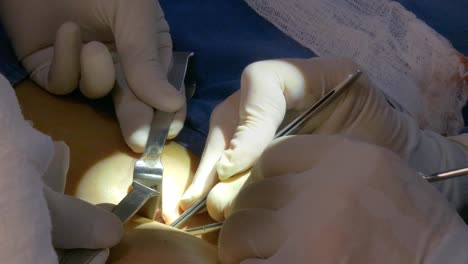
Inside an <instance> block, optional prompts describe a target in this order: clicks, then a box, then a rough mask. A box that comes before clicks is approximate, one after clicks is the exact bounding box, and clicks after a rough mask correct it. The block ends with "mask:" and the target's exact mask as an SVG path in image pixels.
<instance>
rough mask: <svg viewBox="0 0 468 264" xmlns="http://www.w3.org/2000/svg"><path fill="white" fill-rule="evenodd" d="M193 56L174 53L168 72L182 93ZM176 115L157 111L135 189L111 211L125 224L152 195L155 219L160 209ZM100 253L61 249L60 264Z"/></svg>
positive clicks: (72, 263) (136, 172)
mask: <svg viewBox="0 0 468 264" xmlns="http://www.w3.org/2000/svg"><path fill="white" fill-rule="evenodd" d="M192 56H193V53H192V52H174V53H173V66H172V68H171V71H170V72H169V74H168V80H169V82H170V83H171V84H172V85H173V86H174V87H175V88H176V89H177V90H179V91H181V92H184V90H183V88H184V79H185V75H186V73H187V67H188V64H189V60H190V58H191V57H192ZM123 85H125V84H123ZM191 93H193V91H191ZM173 118H174V113H167V112H162V111H158V110H155V111H154V116H153V120H152V123H151V128H150V132H149V136H148V141H147V143H146V146H145V150H144V152H143V154H142V156H141V158H140V159H138V160H137V161H136V162H135V166H134V170H133V182H132V189H131V190H130V192H129V193H128V194H127V195H126V196H125V197H124V199H123V200H122V201H121V202H120V203H119V204H117V206H116V207H115V208H114V210H113V211H112V212H113V213H114V214H115V215H116V216H117V217H118V218H119V219H120V221H121V222H122V223H126V222H127V221H128V220H129V219H130V218H131V217H132V216H133V215H134V214H135V213H136V212H137V211H138V210H139V209H140V208H142V207H143V205H145V203H147V201H148V200H149V199H150V198H152V197H154V199H155V200H154V201H153V202H152V206H150V207H149V208H148V209H149V210H148V213H147V214H150V217H152V218H154V216H155V214H156V212H158V210H160V204H161V196H162V180H163V179H162V178H163V164H162V163H161V153H162V150H163V148H164V144H165V142H166V139H167V135H168V133H169V127H170V125H171V123H172V120H173ZM99 252H100V250H94V249H73V250H60V251H58V252H57V253H58V255H59V261H60V263H67V264H84V263H89V261H90V260H92V259H93V258H94V257H95V256H96V255H97V254H98V253H99Z"/></svg>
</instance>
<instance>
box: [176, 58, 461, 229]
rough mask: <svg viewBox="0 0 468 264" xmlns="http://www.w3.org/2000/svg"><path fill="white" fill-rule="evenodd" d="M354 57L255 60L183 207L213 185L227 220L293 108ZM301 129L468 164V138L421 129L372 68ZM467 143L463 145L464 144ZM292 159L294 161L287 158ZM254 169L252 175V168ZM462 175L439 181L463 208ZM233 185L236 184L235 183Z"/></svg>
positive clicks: (216, 126)
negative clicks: (392, 100)
mask: <svg viewBox="0 0 468 264" xmlns="http://www.w3.org/2000/svg"><path fill="white" fill-rule="evenodd" d="M358 68H359V67H358V65H356V64H354V63H353V62H352V61H351V60H349V59H342V58H312V59H278V60H270V61H261V62H256V63H253V64H251V65H249V66H248V67H247V68H246V69H245V70H244V72H243V74H242V78H241V89H240V91H239V92H237V93H235V94H233V95H232V96H231V97H229V98H228V99H226V100H225V101H224V102H223V103H221V104H220V105H219V106H218V107H217V108H216V109H215V110H214V111H213V113H212V116H211V120H210V132H209V135H208V139H207V144H206V146H205V149H204V153H203V155H202V158H201V162H200V166H199V168H198V170H197V172H196V174H195V176H194V180H193V183H192V184H191V186H190V187H189V188H188V189H187V191H186V192H185V194H184V196H183V197H182V200H181V202H180V205H181V207H182V208H183V209H187V208H188V207H189V206H190V205H191V204H192V203H193V202H194V201H196V200H198V199H199V198H200V197H202V196H203V194H205V193H207V192H208V191H209V190H210V188H211V187H213V185H214V184H215V183H216V182H217V181H218V178H219V179H220V180H221V181H224V182H223V183H221V184H218V185H217V186H215V187H214V188H213V190H211V192H210V195H209V197H208V211H209V213H210V215H211V216H212V217H214V218H215V219H217V220H219V221H222V220H223V218H224V216H223V214H224V208H226V206H228V205H229V204H230V202H231V201H232V199H233V198H234V197H235V196H236V195H237V193H238V191H239V190H240V189H241V188H242V186H243V185H244V182H245V179H241V177H239V176H236V178H235V179H234V180H232V179H231V180H230V181H226V179H228V178H230V177H232V176H233V175H236V174H237V173H239V172H242V171H246V170H248V169H249V168H250V167H251V166H252V165H253V164H254V163H255V161H256V160H257V159H258V157H259V156H260V155H261V153H262V152H263V150H264V149H265V148H266V147H267V145H268V144H269V143H270V142H271V140H272V139H273V137H274V134H275V132H276V130H277V128H278V126H279V125H280V124H281V122H282V121H283V119H284V116H285V114H286V113H287V111H288V113H289V112H300V111H303V110H305V109H307V108H308V107H310V106H311V105H312V104H313V103H315V102H317V101H318V100H319V99H320V98H321V97H322V96H323V95H325V94H326V93H327V92H329V91H330V90H331V89H333V88H334V87H335V86H336V85H337V84H338V83H340V82H342V81H343V80H344V79H345V78H346V77H347V76H348V75H349V74H351V73H353V72H355V71H356V70H357V69H358ZM300 133H302V134H311V133H314V134H344V135H347V136H348V137H350V138H353V139H356V140H360V141H363V142H368V143H372V144H376V145H379V146H382V147H384V148H387V149H389V150H391V151H393V152H394V153H396V154H398V155H399V156H400V157H402V158H403V159H404V160H407V161H409V163H410V164H411V166H412V167H413V168H414V169H416V170H418V171H421V172H423V173H427V174H430V173H435V172H438V171H443V170H447V169H454V168H457V167H461V166H465V165H466V164H468V157H467V152H466V148H465V147H464V146H463V145H462V144H464V145H466V144H465V143H463V142H467V143H468V138H467V139H465V136H458V137H455V138H449V139H447V138H444V137H442V136H440V135H437V134H435V133H433V132H430V131H423V130H420V129H419V128H418V126H417V123H416V122H415V121H414V119H413V118H412V117H410V116H408V115H407V114H405V113H402V112H399V111H397V110H396V109H394V108H393V107H392V106H391V105H390V104H389V103H388V101H387V100H386V98H385V96H384V95H383V94H382V93H381V92H380V91H379V90H378V88H376V87H375V86H374V85H373V84H372V83H371V82H370V81H369V79H368V78H367V76H366V74H365V73H364V74H362V75H361V77H360V78H359V79H358V80H357V81H355V82H354V83H353V85H352V86H351V87H350V88H349V89H347V90H346V91H344V93H343V94H342V95H340V96H339V97H338V98H337V99H335V101H334V102H333V103H332V104H330V105H329V106H327V107H326V108H325V109H323V110H322V111H321V112H320V113H319V114H317V115H316V116H315V117H313V118H311V119H310V120H309V121H308V122H307V123H306V125H305V127H304V128H303V129H302V130H301V131H300ZM460 143H462V144H460ZM288 160H289V159H288ZM247 175H248V173H247ZM462 181H466V180H465V179H456V180H453V181H446V182H444V183H441V184H440V188H441V190H442V191H443V192H444V194H445V195H446V196H447V197H448V198H449V200H450V201H451V202H454V203H455V205H456V207H457V208H461V207H462V206H463V205H464V204H466V202H467V201H468V197H467V193H466V192H462V190H463V186H462V185H461V184H455V183H456V182H462ZM231 183H234V184H232V186H231Z"/></svg>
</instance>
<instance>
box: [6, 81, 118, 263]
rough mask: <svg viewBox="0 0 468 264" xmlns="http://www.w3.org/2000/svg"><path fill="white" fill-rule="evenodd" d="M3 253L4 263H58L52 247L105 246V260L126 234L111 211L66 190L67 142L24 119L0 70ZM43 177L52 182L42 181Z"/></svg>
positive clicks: (100, 259)
mask: <svg viewBox="0 0 468 264" xmlns="http://www.w3.org/2000/svg"><path fill="white" fill-rule="evenodd" d="M0 124H1V126H0V127H1V129H0V130H1V132H0V146H1V148H0V168H1V170H2V173H3V176H2V177H0V212H1V215H2V221H1V222H0V230H1V231H0V259H1V260H2V262H5V263H21V264H23V263H57V256H56V254H55V253H54V248H53V247H57V248H96V249H100V248H104V250H102V252H101V253H100V254H99V255H98V256H97V258H96V259H95V260H94V262H93V264H94V263H96V264H100V263H105V259H106V258H107V255H108V251H107V250H105V248H109V247H111V246H113V245H115V244H117V243H118V242H119V240H120V238H121V237H122V234H123V230H122V224H121V223H120V221H119V220H118V218H116V217H115V216H114V215H113V214H112V213H110V212H107V211H105V210H104V209H102V208H99V207H95V206H93V205H91V204H88V203H86V202H84V201H81V200H78V199H76V198H73V197H70V196H65V195H63V194H61V193H60V192H63V187H64V184H63V183H64V182H65V177H66V172H67V169H68V148H67V147H66V145H64V144H63V143H57V144H56V145H55V147H54V144H53V143H52V139H51V138H50V137H48V136H46V135H44V134H42V133H41V132H39V131H37V130H36V129H34V128H33V127H32V126H31V124H29V123H28V122H27V121H25V120H24V118H23V116H22V114H21V110H20V107H19V104H18V100H17V98H16V96H15V94H14V90H13V88H12V87H11V86H10V85H9V83H8V81H7V80H6V79H5V78H4V77H3V76H2V75H0ZM44 181H45V182H46V183H47V184H49V185H50V186H51V187H52V188H54V190H52V189H51V187H49V186H48V185H45V184H44Z"/></svg>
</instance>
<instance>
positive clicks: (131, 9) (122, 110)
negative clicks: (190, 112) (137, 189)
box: [0, 0, 185, 152]
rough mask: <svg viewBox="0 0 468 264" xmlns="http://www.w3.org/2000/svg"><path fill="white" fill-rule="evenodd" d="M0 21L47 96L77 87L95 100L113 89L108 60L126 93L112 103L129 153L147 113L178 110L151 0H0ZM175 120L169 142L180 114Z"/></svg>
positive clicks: (165, 41) (165, 40)
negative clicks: (118, 68)
mask: <svg viewBox="0 0 468 264" xmlns="http://www.w3.org/2000/svg"><path fill="white" fill-rule="evenodd" d="M0 19H1V20H2V22H3V24H4V26H5V28H6V30H7V33H8V35H9V37H10V38H11V40H12V44H13V47H14V49H15V51H16V54H17V57H18V59H19V60H20V61H21V62H22V64H23V65H24V66H25V68H26V70H27V71H28V72H29V74H30V77H31V79H32V80H34V81H35V82H36V83H38V84H39V85H40V86H42V87H44V88H45V89H46V90H47V91H49V92H51V93H53V94H67V93H70V92H72V91H73V90H74V89H75V88H77V87H80V90H81V92H82V93H83V94H84V95H85V96H87V97H90V98H99V97H102V96H104V95H106V94H108V93H109V91H110V90H111V89H112V88H113V87H114V82H115V79H116V73H115V69H114V65H113V59H115V60H116V61H117V62H120V63H121V64H122V68H123V71H122V72H123V73H124V77H121V78H126V80H127V81H128V83H129V86H130V89H127V87H125V88H122V89H124V90H126V91H124V92H122V91H121V90H122V89H118V90H117V91H116V92H115V93H114V94H113V97H114V104H115V109H116V113H117V117H118V120H119V123H120V127H121V130H122V134H123V136H124V139H125V141H126V142H127V144H128V145H129V146H130V148H132V150H134V151H136V152H142V151H143V149H144V146H145V144H146V141H147V136H148V133H149V126H150V122H151V119H152V115H153V109H152V107H154V108H156V109H159V110H163V111H168V112H175V111H178V110H180V111H184V109H182V110H181V108H182V106H183V105H184V103H185V97H184V96H183V95H182V94H180V93H178V92H177V91H176V90H175V89H174V87H173V86H172V85H171V84H169V82H168V80H167V76H166V75H167V72H168V69H169V67H170V64H171V59H172V41H171V37H170V34H169V26H168V24H167V22H166V20H165V18H164V14H163V11H162V9H161V7H160V5H159V2H158V1H154V0H137V1H126V0H111V1H108V0H83V1H74V0H23V1H16V0H0ZM111 52H112V53H114V52H115V53H116V54H117V55H118V56H114V58H112V55H111ZM114 55H115V54H114ZM118 74H119V73H118ZM178 117H179V120H176V121H175V123H176V124H175V127H173V128H172V129H171V134H170V137H174V136H175V135H176V134H177V133H178V132H179V131H180V129H181V128H182V126H181V123H183V119H184V118H185V112H183V113H181V114H179V115H178Z"/></svg>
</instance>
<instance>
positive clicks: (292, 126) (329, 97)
mask: <svg viewBox="0 0 468 264" xmlns="http://www.w3.org/2000/svg"><path fill="white" fill-rule="evenodd" d="M361 73H362V72H361V71H360V70H357V71H355V72H354V73H352V74H350V75H348V76H347V77H346V79H345V80H343V81H342V82H341V83H339V84H338V85H337V86H336V87H335V88H334V89H332V90H331V91H330V92H328V93H327V94H325V96H323V97H322V98H320V100H319V101H317V102H316V103H315V104H314V105H312V106H311V107H309V108H308V109H307V110H305V111H304V112H303V113H302V114H300V115H299V116H298V117H296V118H295V119H294V120H293V121H292V122H290V123H289V124H288V125H286V126H285V127H284V128H282V129H281V130H279V131H278V132H277V133H276V134H275V138H278V137H282V136H287V135H294V134H296V133H297V132H298V131H299V130H300V129H301V128H302V127H303V126H304V123H305V122H306V121H308V120H309V119H310V118H311V117H312V116H314V115H316V114H317V113H318V112H319V111H321V110H322V109H323V108H325V107H326V106H328V105H329V104H330V103H331V102H333V100H334V99H336V98H337V97H338V96H339V95H340V94H341V93H343V91H345V90H346V89H347V88H349V87H350V86H351V85H352V84H353V83H354V82H355V81H356V80H357V79H358V78H359V76H360V75H361ZM207 197H208V194H206V195H205V196H203V197H202V198H201V199H200V200H198V201H197V202H195V203H194V204H193V205H192V206H191V207H190V208H189V209H187V210H186V211H185V212H184V213H183V214H182V215H180V217H179V218H177V219H176V220H175V221H174V222H173V223H172V224H171V226H172V227H176V228H180V227H181V226H182V225H183V224H184V223H185V222H186V221H187V220H188V219H190V218H191V217H192V216H193V215H195V214H196V213H198V212H199V211H200V210H202V209H203V208H204V207H205V206H206V199H207ZM221 226H222V223H214V224H209V225H204V226H200V227H195V228H190V229H186V230H184V231H185V232H187V233H190V234H192V235H199V234H203V233H209V232H213V231H216V230H218V229H220V228H221Z"/></svg>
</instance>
